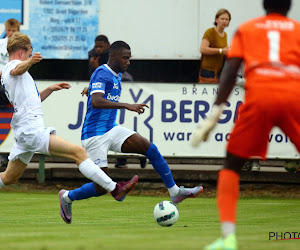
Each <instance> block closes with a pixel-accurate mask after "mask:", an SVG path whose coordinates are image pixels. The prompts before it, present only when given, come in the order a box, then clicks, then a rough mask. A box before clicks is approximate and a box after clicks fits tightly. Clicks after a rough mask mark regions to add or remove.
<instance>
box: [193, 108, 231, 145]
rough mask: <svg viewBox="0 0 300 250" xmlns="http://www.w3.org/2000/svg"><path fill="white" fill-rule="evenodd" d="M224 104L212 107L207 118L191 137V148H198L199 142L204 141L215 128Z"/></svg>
mask: <svg viewBox="0 0 300 250" xmlns="http://www.w3.org/2000/svg"><path fill="white" fill-rule="evenodd" d="M224 106H225V104H221V105H216V104H215V105H213V106H212V109H211V113H210V115H209V116H207V117H206V118H205V119H204V121H203V123H202V124H201V126H198V127H197V128H196V130H195V131H194V133H193V135H192V146H193V147H197V146H199V144H200V142H201V141H206V140H207V138H208V136H209V133H210V131H212V130H213V128H214V127H215V126H216V124H217V122H218V121H219V118H220V116H221V114H222V112H223V109H224Z"/></svg>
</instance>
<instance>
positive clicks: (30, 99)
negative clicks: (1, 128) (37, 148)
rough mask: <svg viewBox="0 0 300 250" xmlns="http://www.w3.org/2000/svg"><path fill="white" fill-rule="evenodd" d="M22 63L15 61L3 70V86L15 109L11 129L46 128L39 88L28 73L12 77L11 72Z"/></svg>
mask: <svg viewBox="0 0 300 250" xmlns="http://www.w3.org/2000/svg"><path fill="white" fill-rule="evenodd" d="M21 62H22V61H20V60H13V61H10V62H9V63H7V64H6V65H5V66H4V67H3V69H2V77H1V84H2V86H3V88H4V89H5V93H6V96H7V98H8V99H9V101H10V103H11V104H12V105H13V107H14V115H13V118H12V121H11V127H12V128H13V129H14V130H15V129H17V128H22V129H21V130H23V129H25V128H29V127H31V128H37V127H44V122H43V112H42V103H41V98H40V94H39V91H38V89H37V86H36V84H35V82H34V80H33V78H32V77H31V75H30V74H29V73H28V72H25V73H24V74H22V75H18V76H12V75H11V74H10V72H11V71H12V70H13V69H14V68H15V67H16V66H17V65H18V64H19V63H21Z"/></svg>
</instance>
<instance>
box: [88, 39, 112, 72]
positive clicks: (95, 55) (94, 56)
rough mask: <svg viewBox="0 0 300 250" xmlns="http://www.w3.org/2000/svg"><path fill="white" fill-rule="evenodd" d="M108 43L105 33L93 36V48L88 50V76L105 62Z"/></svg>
mask: <svg viewBox="0 0 300 250" xmlns="http://www.w3.org/2000/svg"><path fill="white" fill-rule="evenodd" d="M109 47H110V43H109V40H108V38H107V36H105V35H99V36H97V37H96V38H95V45H94V48H93V49H91V50H90V51H89V77H91V75H92V74H93V73H94V71H95V69H97V68H98V67H99V66H101V65H102V64H105V63H107V61H108V53H109Z"/></svg>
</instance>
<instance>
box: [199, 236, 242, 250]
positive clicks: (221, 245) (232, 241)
mask: <svg viewBox="0 0 300 250" xmlns="http://www.w3.org/2000/svg"><path fill="white" fill-rule="evenodd" d="M236 249H237V241H236V237H235V234H234V233H232V234H230V235H228V236H227V237H226V238H219V239H218V240H216V241H215V242H213V243H212V244H210V245H208V246H206V247H204V250H236Z"/></svg>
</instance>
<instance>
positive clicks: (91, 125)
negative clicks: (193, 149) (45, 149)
mask: <svg viewBox="0 0 300 250" xmlns="http://www.w3.org/2000/svg"><path fill="white" fill-rule="evenodd" d="M130 57H131V51H130V47H129V45H128V44H127V43H125V42H123V41H116V42H114V43H113V44H112V45H111V47H110V51H109V60H108V63H107V64H104V65H101V66H100V67H98V68H97V69H96V70H95V72H94V73H93V75H92V76H91V80H90V84H89V88H88V101H87V112H86V116H85V120H84V124H83V127H82V136H81V140H82V145H83V147H84V148H85V149H86V151H87V154H88V156H89V157H90V158H91V159H92V160H93V161H94V163H95V164H96V165H98V166H99V167H101V168H107V153H108V151H109V150H111V151H115V152H122V153H138V154H142V155H145V156H146V157H147V158H148V159H149V160H150V162H151V163H152V165H153V167H154V169H155V170H156V172H157V173H158V174H159V175H160V176H161V178H162V180H163V182H164V183H165V185H166V187H167V188H168V191H169V193H170V196H171V200H172V201H173V202H174V203H175V204H178V203H179V202H181V201H183V200H184V199H186V198H192V197H197V196H198V195H199V194H200V193H201V192H202V190H203V187H201V186H197V187H194V188H184V187H180V188H179V187H178V186H177V185H176V183H175V181H174V179H173V176H172V173H171V170H170V168H169V166H168V164H167V162H166V161H165V159H164V158H163V157H162V155H161V154H160V152H159V151H158V149H157V147H156V146H155V145H154V143H150V142H149V141H148V140H147V139H146V138H144V137H142V136H141V135H139V134H138V133H136V132H135V131H133V130H130V129H127V128H124V127H121V126H118V125H117V123H116V117H117V110H118V109H122V108H125V109H127V110H130V111H133V112H137V113H138V114H142V113H144V111H145V108H146V107H148V106H147V105H146V104H144V103H141V104H129V103H122V102H119V100H120V96H121V90H122V86H121V79H122V73H123V72H125V71H126V70H127V68H128V66H129V65H130ZM107 185H109V183H107ZM104 193H105V190H103V189H102V191H101V187H99V185H97V184H94V183H93V182H90V183H87V184H85V185H83V186H81V187H80V188H77V189H75V190H70V191H66V190H61V191H60V194H61V195H60V196H59V197H60V202H61V203H63V204H66V205H67V206H68V207H69V208H70V209H69V211H67V212H69V213H71V204H72V202H73V201H74V200H82V199H87V198H90V197H94V196H99V195H100V194H101V195H102V194H104Z"/></svg>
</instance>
